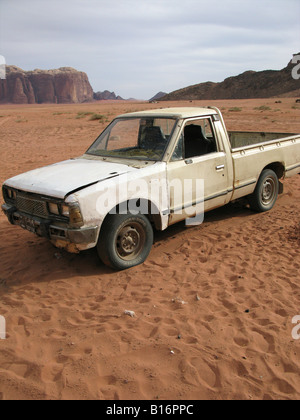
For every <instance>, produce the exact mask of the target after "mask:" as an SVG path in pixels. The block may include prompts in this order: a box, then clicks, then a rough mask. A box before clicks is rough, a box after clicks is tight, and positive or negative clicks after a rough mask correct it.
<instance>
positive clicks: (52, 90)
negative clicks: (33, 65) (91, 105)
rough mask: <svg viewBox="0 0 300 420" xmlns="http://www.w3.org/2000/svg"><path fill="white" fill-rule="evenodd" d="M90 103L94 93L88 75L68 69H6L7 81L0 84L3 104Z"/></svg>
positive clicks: (9, 67) (11, 67)
mask: <svg viewBox="0 0 300 420" xmlns="http://www.w3.org/2000/svg"><path fill="white" fill-rule="evenodd" d="M92 100H93V89H92V87H91V85H90V83H89V80H88V77H87V75H86V74H85V73H83V72H79V71H77V70H74V69H72V68H70V67H63V68H60V69H58V70H34V71H24V70H22V69H20V68H18V67H16V66H6V79H5V80H0V102H2V103H15V104H34V103H38V104H42V103H81V102H89V101H92Z"/></svg>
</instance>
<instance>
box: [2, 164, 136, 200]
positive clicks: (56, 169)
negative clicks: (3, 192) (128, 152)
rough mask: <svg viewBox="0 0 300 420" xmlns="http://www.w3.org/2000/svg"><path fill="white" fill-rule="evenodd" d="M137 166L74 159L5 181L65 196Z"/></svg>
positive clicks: (14, 186)
mask: <svg viewBox="0 0 300 420" xmlns="http://www.w3.org/2000/svg"><path fill="white" fill-rule="evenodd" d="M137 170H138V169H135V168H132V167H130V166H127V165H122V164H118V163H111V162H103V161H94V160H86V159H73V160H67V161H64V162H60V163H56V164H54V165H50V166H46V167H44V168H41V169H35V170H33V171H30V172H26V173H24V174H22V175H18V176H16V177H14V178H11V179H9V180H8V181H6V182H5V185H7V186H8V187H12V188H16V189H18V190H22V191H27V192H31V193H35V194H42V195H46V196H49V197H55V198H60V199H64V198H65V197H66V195H68V194H70V193H72V192H74V191H78V190H80V189H82V188H84V187H87V186H89V185H92V184H95V183H97V182H100V181H104V180H105V179H108V178H113V177H116V176H119V175H122V174H125V173H128V172H132V171H137Z"/></svg>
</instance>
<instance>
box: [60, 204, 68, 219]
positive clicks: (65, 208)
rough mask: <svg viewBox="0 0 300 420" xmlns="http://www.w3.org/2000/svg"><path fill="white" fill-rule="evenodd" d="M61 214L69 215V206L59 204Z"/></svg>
mask: <svg viewBox="0 0 300 420" xmlns="http://www.w3.org/2000/svg"><path fill="white" fill-rule="evenodd" d="M61 214H62V215H63V216H65V217H69V216H70V209H69V206H61Z"/></svg>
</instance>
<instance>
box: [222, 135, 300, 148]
mask: <svg viewBox="0 0 300 420" xmlns="http://www.w3.org/2000/svg"><path fill="white" fill-rule="evenodd" d="M228 136H229V141H230V144H231V148H232V149H233V150H234V149H240V148H243V147H246V146H253V145H257V144H261V143H266V142H270V141H273V140H279V139H280V140H283V139H285V138H290V137H294V136H297V134H295V133H264V132H250V131H229V132H228ZM298 136H300V134H298Z"/></svg>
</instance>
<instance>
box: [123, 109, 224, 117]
mask: <svg viewBox="0 0 300 420" xmlns="http://www.w3.org/2000/svg"><path fill="white" fill-rule="evenodd" d="M216 114H217V111H215V110H214V109H211V108H196V107H185V108H161V109H152V110H146V111H138V112H131V113H128V114H123V115H119V118H131V117H132V118H133V117H135V118H138V117H156V118H158V117H165V118H166V117H169V118H177V119H178V118H183V119H184V118H193V117H203V116H205V115H216Z"/></svg>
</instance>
